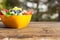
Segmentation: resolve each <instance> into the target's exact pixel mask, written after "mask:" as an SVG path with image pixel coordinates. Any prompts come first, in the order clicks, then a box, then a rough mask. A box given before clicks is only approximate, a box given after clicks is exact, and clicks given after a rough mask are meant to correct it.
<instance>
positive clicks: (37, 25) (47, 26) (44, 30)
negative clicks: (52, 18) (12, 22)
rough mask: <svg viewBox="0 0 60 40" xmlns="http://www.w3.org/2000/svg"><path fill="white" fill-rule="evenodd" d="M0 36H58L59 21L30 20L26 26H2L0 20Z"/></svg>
mask: <svg viewBox="0 0 60 40" xmlns="http://www.w3.org/2000/svg"><path fill="white" fill-rule="evenodd" d="M0 27H1V28H0V38H5V37H8V38H34V37H60V22H31V23H30V24H29V25H28V27H27V28H24V29H11V28H2V27H4V25H3V24H2V22H0Z"/></svg>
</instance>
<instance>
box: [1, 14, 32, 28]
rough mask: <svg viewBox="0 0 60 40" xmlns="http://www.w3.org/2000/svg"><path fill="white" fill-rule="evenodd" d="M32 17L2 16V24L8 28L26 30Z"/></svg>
mask: <svg viewBox="0 0 60 40" xmlns="http://www.w3.org/2000/svg"><path fill="white" fill-rule="evenodd" d="M31 17H32V15H17V16H16V15H14V16H9V17H6V16H1V19H2V22H3V23H4V24H5V25H6V27H12V28H20V29H21V28H25V27H27V25H28V24H29V22H30V20H31Z"/></svg>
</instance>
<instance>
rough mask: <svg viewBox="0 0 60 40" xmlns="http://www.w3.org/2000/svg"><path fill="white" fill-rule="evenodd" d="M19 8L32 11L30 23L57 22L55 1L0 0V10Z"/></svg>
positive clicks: (57, 7)
mask: <svg viewBox="0 0 60 40" xmlns="http://www.w3.org/2000/svg"><path fill="white" fill-rule="evenodd" d="M14 6H17V7H21V8H23V9H26V10H30V9H33V17H32V21H58V20H59V12H58V9H59V6H58V1H57V0H0V10H2V9H4V8H7V9H10V8H13V7H14Z"/></svg>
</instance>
